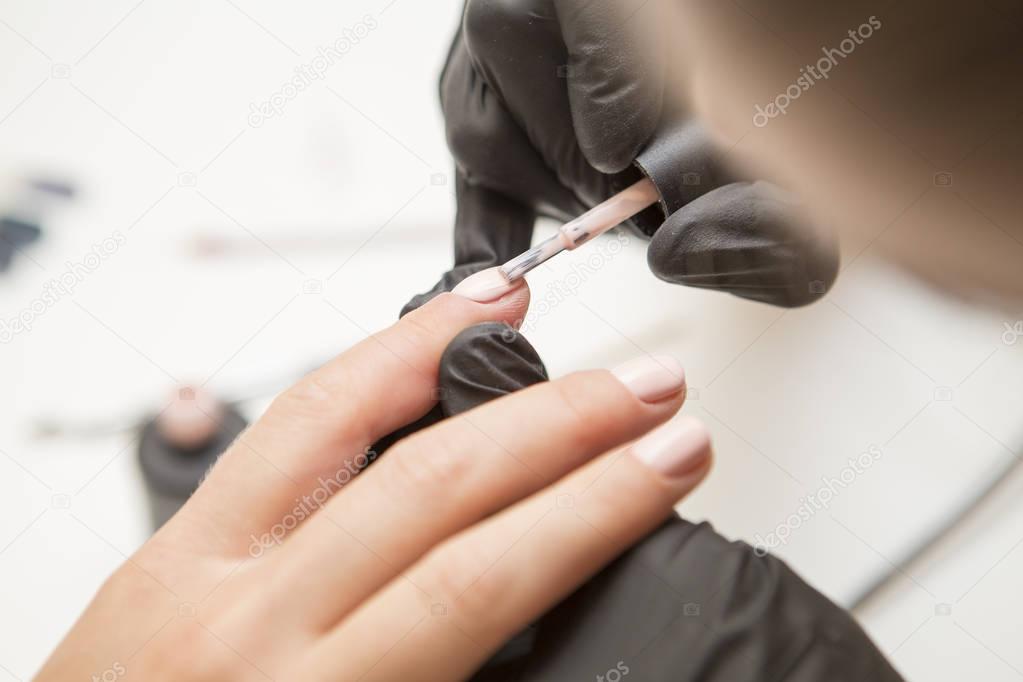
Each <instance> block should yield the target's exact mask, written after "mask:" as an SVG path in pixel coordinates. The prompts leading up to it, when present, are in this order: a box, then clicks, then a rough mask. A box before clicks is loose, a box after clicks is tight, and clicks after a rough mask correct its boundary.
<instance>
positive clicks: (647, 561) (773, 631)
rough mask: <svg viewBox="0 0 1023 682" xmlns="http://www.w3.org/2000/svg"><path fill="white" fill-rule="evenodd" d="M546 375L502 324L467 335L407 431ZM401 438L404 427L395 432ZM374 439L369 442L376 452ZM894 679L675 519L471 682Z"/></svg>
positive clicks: (770, 571)
mask: <svg viewBox="0 0 1023 682" xmlns="http://www.w3.org/2000/svg"><path fill="white" fill-rule="evenodd" d="M546 380H547V374H546V370H545V369H544V366H543V363H542V362H541V360H540V358H539V357H538V355H537V353H536V351H535V350H534V349H533V347H532V346H531V345H530V344H529V342H528V341H526V339H525V338H524V337H523V336H522V335H521V334H519V333H518V332H516V331H514V330H512V329H511V328H510V327H507V326H506V325H503V324H484V325H479V326H476V327H472V328H470V329H467V330H466V331H464V332H462V333H461V334H460V335H459V336H457V337H456V338H455V339H454V341H452V343H451V345H450V346H449V347H448V349H447V351H446V352H445V353H444V356H443V359H442V361H441V372H440V394H439V397H440V400H439V405H438V407H437V409H436V410H435V411H434V412H433V413H432V415H431V416H430V417H428V418H426V419H424V420H423V421H422V422H420V423H418V424H417V425H415V426H414V427H410V429H409V430H414V429H415V428H420V427H422V426H424V425H426V424H428V423H430V422H432V421H436V420H438V419H441V418H444V417H449V416H454V415H456V414H460V413H461V412H464V411H467V410H470V409H472V408H474V407H476V406H478V405H481V404H483V403H486V402H488V401H490V400H493V399H495V398H498V397H501V396H502V395H507V394H508V393H512V392H514V391H517V390H520V389H522V388H525V387H527V386H530V385H532V384H535V383H539V382H542V381H546ZM406 433H407V431H406ZM385 446H386V444H380V445H378V446H377V447H378V449H379V448H382V447H385ZM620 665H622V666H626V667H627V668H628V671H629V672H628V675H623V679H625V678H627V679H632V680H638V681H642V682H687V681H693V682H696V681H699V682H745V681H749V682H760V681H763V682H768V681H770V682H781V681H788V682H818V681H819V680H828V681H829V682H846V681H848V682H894V681H895V680H899V679H901V678H900V677H899V676H898V674H897V673H896V672H895V671H894V670H893V669H892V668H891V666H890V665H889V664H888V663H887V662H886V661H885V659H884V657H883V656H882V655H881V653H880V652H879V651H878V650H877V648H876V647H875V646H874V644H873V643H872V642H871V641H870V640H869V639H868V638H867V636H866V635H865V634H864V633H863V631H862V630H861V629H860V627H859V626H858V625H857V624H856V622H855V621H853V619H852V618H851V617H850V616H849V614H848V613H846V612H845V611H844V610H842V609H840V608H839V607H837V606H835V605H834V604H833V603H831V602H830V601H828V600H827V599H825V598H824V597H823V596H821V595H820V594H819V593H818V592H816V591H815V590H814V589H813V588H811V587H809V586H808V585H807V584H806V583H805V582H803V580H802V579H801V578H800V577H799V576H798V575H796V574H795V573H794V572H793V571H792V570H791V569H790V568H789V567H788V566H786V565H785V564H784V563H783V562H782V561H780V560H778V559H776V558H774V557H772V556H767V557H759V556H757V554H756V553H755V552H754V550H753V548H752V547H750V546H749V545H746V544H744V543H741V542H728V541H727V540H725V539H724V538H722V537H721V536H720V535H718V534H717V533H715V532H714V530H713V529H712V528H711V527H710V526H708V525H706V524H701V525H694V524H691V523H689V522H687V521H685V520H683V519H681V518H678V517H677V516H676V517H674V518H672V519H671V520H670V521H668V522H667V523H665V525H664V526H662V527H661V528H660V529H659V530H658V531H656V532H655V533H653V534H652V535H650V536H649V537H647V538H646V539H645V540H644V541H643V542H641V543H640V544H639V545H637V546H636V547H635V548H633V549H632V550H631V551H630V552H629V553H627V554H625V555H623V556H622V557H620V558H619V559H618V560H617V561H615V562H614V563H613V564H611V565H610V566H608V567H607V568H606V569H604V570H603V571H602V572H601V573H599V574H598V575H597V576H596V577H594V578H593V579H591V580H590V581H589V582H588V583H586V585H585V586H583V587H582V588H581V589H580V590H578V591H577V592H576V593H575V594H573V595H572V596H571V597H569V598H568V599H566V600H565V601H564V602H562V603H561V604H560V605H558V606H557V607H555V608H554V609H553V610H552V611H550V612H549V613H547V614H546V615H545V616H544V617H543V618H541V619H540V621H539V622H538V623H536V624H535V625H534V626H533V627H531V628H529V629H528V630H527V631H526V632H524V633H522V634H521V635H520V636H519V637H517V638H515V639H514V640H512V642H510V643H509V644H508V645H507V646H506V647H505V648H504V649H503V650H502V651H501V652H499V653H498V655H497V656H495V657H494V658H493V659H492V660H491V661H490V663H489V664H488V665H487V666H486V667H485V668H484V669H483V670H482V671H480V672H479V673H478V674H477V675H476V676H475V678H474V679H475V680H476V681H477V682H512V681H515V682H547V681H550V682H563V681H564V680H587V679H599V677H598V676H604V679H616V678H614V677H613V676H608V675H607V673H608V671H612V670H617V671H618V673H619V674H622V668H621V667H620Z"/></svg>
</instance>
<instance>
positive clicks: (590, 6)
mask: <svg viewBox="0 0 1023 682" xmlns="http://www.w3.org/2000/svg"><path fill="white" fill-rule="evenodd" d="M658 5H659V3H658V2H657V1H656V0H653V1H652V0H628V1H624V0H623V1H621V2H613V3H612V2H601V1H599V0H598V1H597V2H594V1H593V0H468V1H467V3H466V8H465V14H464V19H463V23H462V26H461V27H460V29H459V31H458V34H457V35H456V37H455V40H454V42H453V44H452V46H451V51H450V54H449V57H448V61H447V65H446V67H445V69H444V73H443V75H442V78H441V103H442V106H443V110H444V116H445V122H446V126H447V136H448V142H449V146H450V147H451V151H452V154H453V155H454V157H455V161H456V162H457V196H458V217H457V220H456V226H455V267H454V269H453V270H452V271H451V272H449V273H447V274H446V275H445V276H444V277H443V279H442V280H441V282H440V283H439V284H438V285H437V286H436V287H435V288H434V289H433V290H432V291H430V292H429V293H427V294H424V295H422V296H420V297H417V298H416V299H415V300H413V301H412V303H410V305H409V308H407V309H406V310H408V309H410V308H413V307H416V306H418V305H421V304H422V303H424V302H425V301H426V300H428V299H429V298H431V297H432V296H434V295H436V294H437V293H439V292H441V291H448V290H450V289H451V288H453V287H454V286H455V285H456V284H457V283H458V282H459V281H461V280H462V279H464V278H465V277H467V276H468V275H470V274H472V273H474V272H477V271H479V270H482V269H485V268H487V267H491V266H494V265H498V264H501V263H503V262H505V261H507V260H509V259H510V258H512V257H514V256H516V255H518V254H519V253H521V252H522V251H525V250H526V248H528V246H529V243H530V240H531V237H532V232H533V224H534V222H535V219H536V218H537V216H547V217H553V218H556V219H559V220H568V219H570V218H572V217H575V216H577V215H579V214H580V213H582V212H584V211H585V210H586V209H588V208H590V207H592V206H593V205H595V204H597V203H599V202H601V201H603V200H605V199H607V198H608V197H610V196H612V195H613V194H615V193H617V192H618V191H621V190H622V189H624V188H625V187H627V186H629V185H631V184H632V183H634V182H635V181H637V180H639V179H641V178H642V177H643V176H644V175H646V176H648V177H650V178H651V179H652V180H653V181H654V183H655V184H656V185H657V188H658V190H659V192H660V195H661V198H662V201H661V204H660V206H659V207H656V208H653V209H650V210H648V211H646V212H644V213H643V214H641V215H640V216H638V217H637V218H636V219H635V220H634V221H632V226H633V227H634V228H636V229H638V230H639V231H640V232H642V233H643V234H644V235H646V236H648V237H651V239H652V241H651V244H650V249H649V253H648V259H649V263H650V267H651V269H652V271H653V272H654V274H655V275H657V276H658V277H660V278H661V279H663V280H666V281H668V282H673V283H677V284H684V285H688V286H698V287H705V288H711V289H716V290H720V291H727V292H730V293H733V294H735V295H738V296H742V297H744V298H750V299H754V300H758V301H763V302H766V303H771V304H775V305H781V306H798V305H804V304H807V303H810V302H812V301H814V300H816V299H817V298H819V297H820V296H821V295H823V294H824V292H825V291H826V290H827V289H828V288H829V287H830V286H831V284H832V282H833V281H834V278H835V275H836V273H837V269H838V256H837V246H836V244H835V242H834V240H833V239H832V238H831V237H830V235H828V234H827V233H825V232H823V231H820V230H815V229H811V228H810V227H809V226H808V225H807V224H806V223H805V221H804V220H802V219H801V218H800V216H799V212H798V210H797V208H796V207H795V206H794V205H793V204H792V203H791V202H790V201H789V200H787V199H785V198H784V193H782V192H781V191H780V190H778V189H777V188H775V187H773V186H771V185H769V184H767V183H763V182H759V183H752V182H746V181H744V179H743V178H741V177H739V176H738V175H737V174H736V173H735V172H733V171H731V170H730V169H728V168H727V167H726V166H725V164H724V162H723V160H722V158H721V155H720V154H719V153H718V151H717V150H716V149H714V148H713V145H712V144H711V142H710V140H709V138H708V136H707V135H706V133H705V132H704V130H703V129H702V127H701V126H700V125H699V124H698V123H697V122H696V121H694V120H691V119H690V118H689V117H687V115H686V114H685V113H684V112H678V111H667V110H665V107H664V106H663V104H662V93H661V84H662V81H663V79H662V74H663V68H662V67H661V65H660V64H659V60H658V56H659V54H658V53H659V50H658V49H657V42H658V38H657V36H658V35H659V34H658V28H663V27H659V22H658V18H657V17H656V15H655V12H656V10H657V7H658ZM637 36H640V37H637ZM640 45H641V46H642V47H639V46H640Z"/></svg>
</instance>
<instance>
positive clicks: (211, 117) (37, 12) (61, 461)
mask: <svg viewBox="0 0 1023 682" xmlns="http://www.w3.org/2000/svg"><path fill="white" fill-rule="evenodd" d="M461 7H462V0H440V1H436V2H431V3H420V2H413V1H412V0H373V1H370V0H349V1H348V2H344V3H338V2H331V3H327V2H317V1H314V0H306V1H304V2H302V3H299V4H289V5H287V6H285V5H283V4H281V3H273V2H269V1H267V0H204V1H203V2H199V1H197V0H184V1H182V2H175V3H169V2H166V0H141V2H140V1H138V0H123V1H121V0H103V1H102V2H92V3H88V4H87V6H86V5H85V4H84V3H70V2H66V0H65V1H61V0H39V1H37V2H33V3H25V2H14V1H13V0H0V63H2V64H3V67H0V68H2V69H3V78H2V79H0V179H2V182H0V219H2V223H0V228H2V234H0V237H2V239H0V244H2V245H5V247H4V248H6V253H3V252H0V256H4V257H3V258H2V259H0V268H2V271H0V312H2V314H0V377H2V381H3V386H4V390H2V391H0V409H2V410H3V415H4V418H3V419H0V682H5V681H6V680H27V679H29V678H30V677H31V676H32V674H33V673H34V672H35V670H36V669H37V668H38V667H39V665H40V664H41V663H42V661H43V659H44V658H45V657H46V655H47V654H48V653H49V651H50V650H52V648H53V647H54V646H55V645H56V644H57V642H58V641H59V639H60V638H61V637H62V635H63V634H64V633H65V632H66V630H67V629H68V628H69V627H70V625H71V624H72V622H73V621H74V619H75V618H76V616H77V615H78V614H79V613H80V611H81V610H82V609H83V608H84V606H85V605H86V603H87V602H88V600H89V599H90V597H91V595H92V594H93V592H94V591H95V589H96V588H97V587H98V586H99V585H100V583H101V582H102V581H103V579H104V578H105V577H106V576H107V575H109V574H110V573H111V571H113V569H114V568H115V567H116V566H117V565H119V564H120V563H121V562H123V561H124V560H125V558H126V557H127V556H129V555H130V554H131V553H132V552H134V551H135V550H136V549H137V548H138V547H139V545H140V544H141V543H142V542H144V541H145V539H146V538H147V537H148V536H149V534H150V533H151V532H152V529H153V520H152V514H151V506H152V504H151V495H150V493H148V492H147V487H148V486H147V484H146V481H145V478H144V476H143V474H142V471H141V469H140V465H139V454H138V453H139V443H140V428H139V427H140V425H141V424H142V423H143V422H144V421H145V420H146V419H147V418H148V417H150V416H151V415H153V414H156V413H159V412H161V411H163V410H166V409H167V407H168V405H169V404H170V403H172V402H173V401H174V399H175V398H177V399H178V400H181V399H182V396H186V397H187V395H194V393H189V394H187V395H186V393H183V392H182V390H181V389H182V387H185V386H192V387H195V388H193V389H190V390H191V391H193V392H194V391H202V392H203V393H204V394H205V393H208V394H211V395H215V396H218V397H219V398H220V399H222V400H225V401H233V402H235V403H236V404H237V407H238V409H239V410H240V411H241V412H242V413H243V414H244V415H245V416H246V417H248V418H250V419H251V418H254V417H256V416H258V414H259V412H260V410H261V409H263V408H264V407H265V405H266V403H267V402H268V401H269V400H270V399H271V398H272V396H273V395H274V393H275V392H276V391H277V390H279V389H280V388H282V387H284V386H285V385H287V384H288V383H289V382H291V381H293V380H295V379H296V378H297V377H298V376H300V375H301V374H302V373H304V372H305V371H308V370H309V369H311V368H313V367H315V366H316V365H318V364H319V363H321V362H323V361H324V360H326V359H327V358H329V357H330V356H332V355H334V354H336V353H338V352H340V351H342V350H344V349H345V348H347V347H348V346H350V345H352V344H353V343H355V342H357V341H358V340H360V339H362V338H364V337H365V336H366V335H367V334H368V333H369V332H370V331H372V330H376V329H378V328H380V327H382V326H384V325H386V324H389V323H390V322H392V321H393V320H394V319H395V318H396V316H397V313H398V311H399V309H400V308H401V306H402V304H403V303H404V302H405V301H407V300H408V299H409V298H410V297H411V296H412V295H413V294H415V293H418V292H420V291H423V290H426V289H428V288H429V287H431V286H432V285H433V283H434V282H435V280H436V279H437V277H438V276H439V275H440V274H441V272H443V271H444V270H445V269H446V268H447V267H448V265H449V264H450V261H451V247H450V243H451V223H452V217H453V209H454V199H453V186H452V182H451V170H452V169H451V160H450V157H449V155H448V153H447V150H446V147H445V142H444V135H443V125H442V120H441V117H440V112H439V106H438V103H437V94H436V93H437V87H436V82H437V79H438V76H439V72H440V68H441V65H442V63H443V60H444V57H445V55H446V51H447V48H448V44H449V41H450V38H451V35H452V33H453V30H454V28H455V26H456V24H457V21H458V18H459V14H460V11H461ZM338 46H342V47H343V48H344V49H341V50H339V49H338ZM296 75H299V76H302V77H304V78H305V79H306V81H307V82H308V86H307V87H304V88H302V89H301V90H299V89H296V88H294V87H292V85H290V84H292V83H293V82H294V79H295V78H296ZM933 191H935V192H940V191H942V179H941V178H940V177H939V178H936V179H935V188H934V190H933ZM551 229H552V228H551V226H549V225H543V226H541V227H540V228H539V230H538V236H542V235H543V234H546V233H549V231H550V230H551ZM888 229H890V230H892V231H895V232H897V231H898V229H899V225H898V220H896V221H895V222H894V223H893V224H892V225H890V226H888ZM845 247H846V248H845V251H844V269H843V273H842V275H841V278H840V279H839V282H838V284H837V285H836V288H835V290H834V292H833V293H832V294H831V295H830V296H829V297H828V298H827V299H826V300H825V301H824V302H822V303H819V304H817V305H815V306H813V307H811V308H809V309H804V310H796V311H782V310H778V309H773V308H768V307H764V306H760V305H757V304H753V303H750V302H746V301H741V300H738V299H735V298H730V297H726V296H723V295H719V294H715V293H711V292H705V291H689V290H682V289H679V288H677V287H673V286H670V285H667V284H663V283H661V282H658V281H657V280H655V279H654V277H653V276H652V275H651V274H650V273H649V272H648V270H647V269H646V265H645V260H644V259H645V253H644V244H643V243H642V242H641V241H640V240H638V239H637V238H635V237H633V236H631V235H626V234H620V235H609V236H607V237H605V238H604V239H603V240H602V241H601V242H599V243H598V244H595V245H593V246H592V247H590V249H589V250H581V251H579V252H575V253H573V254H569V255H565V256H564V257H562V258H559V259H557V260H556V261H555V262H554V263H552V264H549V265H548V266H546V267H545V268H543V269H541V270H539V271H538V272H537V273H535V275H534V276H532V279H531V286H532V288H533V297H534V306H533V309H532V311H531V315H530V317H529V318H528V319H527V320H526V324H525V331H526V333H527V335H528V336H529V338H530V339H531V340H532V341H533V343H534V344H535V345H536V346H537V348H538V349H539V350H540V352H541V354H542V355H543V357H544V358H545V359H546V361H547V363H548V366H549V368H550V370H551V373H552V374H554V375H560V374H563V373H565V372H569V371H572V370H575V369H581V368H588V367H597V366H611V365H613V364H615V363H618V362H620V361H623V360H626V359H628V358H631V357H633V356H635V355H637V354H640V353H647V352H648V353H670V354H673V355H675V356H676V357H678V358H679V359H680V360H681V361H682V362H683V364H684V365H685V366H686V368H687V375H688V378H689V384H690V397H689V402H688V404H687V406H686V408H685V412H688V413H691V414H695V415H697V416H699V417H701V418H703V419H704V420H705V421H706V423H707V424H708V425H709V426H710V428H711V430H712V431H713V433H714V438H715V444H716V450H717V453H718V460H717V468H716V470H715V472H714V473H713V475H712V476H711V478H710V480H709V481H708V482H707V484H706V485H704V487H703V488H701V490H700V491H699V492H698V493H697V494H696V495H695V496H693V497H692V498H691V499H690V500H688V501H687V502H686V503H685V504H684V505H683V507H682V508H681V509H682V511H683V513H684V514H685V515H687V516H688V517H689V518H692V519H694V520H707V521H709V522H711V523H713V524H714V525H715V526H716V527H717V528H718V530H720V531H721V532H722V533H724V534H725V535H727V536H729V537H733V538H736V539H743V540H746V541H747V542H750V543H751V544H759V545H763V546H764V547H765V549H769V550H770V551H772V552H775V553H777V554H778V555H780V556H782V557H784V558H785V559H786V560H788V561H789V562H790V563H791V564H792V565H793V566H794V567H795V568H796V569H797V570H798V571H799V572H800V573H801V574H802V575H803V576H804V577H805V578H806V579H807V580H808V581H810V582H811V583H812V584H813V585H815V586H816V587H818V588H819V589H821V590H822V591H824V592H825V593H826V594H827V595H828V596H830V597H831V598H832V599H834V600H836V601H838V602H839V603H841V604H843V605H847V606H856V610H855V613H856V615H857V617H858V618H859V619H860V620H861V621H862V622H863V623H864V625H865V627H866V628H867V629H868V631H869V632H870V634H871V635H872V636H873V637H874V638H875V640H876V641H877V643H878V644H879V646H880V647H881V649H882V650H883V651H885V652H886V653H887V654H888V655H889V656H890V657H891V659H892V660H893V662H894V663H895V665H896V666H897V667H898V668H899V669H900V670H901V671H902V672H903V674H905V675H906V676H907V677H908V678H910V679H918V680H944V679H948V680H952V679H960V678H962V677H965V676H966V675H970V676H973V677H975V678H978V679H984V680H1016V679H1019V678H1023V649H1021V648H1020V647H1019V646H1018V641H1016V637H1014V635H1015V634H1016V633H1018V632H1020V631H1021V627H1023V615H1021V614H1023V609H1021V608H1016V607H1017V606H1023V603H1021V602H1023V597H1021V596H1020V592H1019V590H1018V576H1019V575H1020V573H1021V570H1023V550H1018V546H1019V545H1020V543H1021V538H1020V537H1019V534H1020V531H1019V528H1021V527H1023V526H1021V523H1023V510H1021V509H1020V506H1019V505H1017V504H1014V501H1015V500H1018V499H1020V495H1021V493H1023V476H1020V475H1019V474H1017V473H1016V472H1015V469H1014V467H1015V464H1016V462H1017V460H1018V458H1019V456H1020V452H1021V448H1020V445H1021V441H1020V438H1021V435H1023V433H1021V428H1020V426H1021V423H1020V419H1019V415H1021V414H1023V397H1021V396H1023V394H1021V392H1020V390H1019V386H1020V383H1021V381H1023V321H1020V320H1015V319H1007V318H1005V317H1004V316H999V315H997V314H994V313H991V314H986V313H984V312H982V311H979V310H978V309H975V308H973V309H971V308H967V307H965V306H963V305H961V304H959V303H957V302H955V301H952V300H948V299H946V298H943V297H942V296H941V295H940V294H938V293H935V292H933V291H931V290H928V289H927V288H925V287H924V286H922V285H920V284H918V283H916V282H914V281H913V280H910V279H908V278H907V277H906V276H904V275H901V274H898V273H897V272H896V271H894V270H893V269H891V268H890V267H888V266H886V265H884V264H883V263H882V262H880V261H879V259H877V258H876V257H875V254H874V253H873V248H872V244H870V243H868V242H864V243H848V244H846V245H845ZM580 338H581V339H585V340H586V341H585V344H583V348H584V352H582V353H580V352H579V350H578V349H579V343H578V340H579V339H580ZM997 481H1000V483H998V484H997V485H996V482H997ZM982 492H984V493H987V494H985V495H984V496H983V501H982V502H981V503H980V504H979V505H974V504H973V501H974V500H976V499H977V498H978V495H980V494H981V493H982ZM952 518H960V519H961V520H960V522H959V523H958V524H956V526H955V527H954V528H953V529H952V530H951V532H948V533H944V532H942V531H944V530H945V529H946V528H947V526H948V523H949V520H950V519H952ZM938 534H940V535H941V536H942V537H941V539H940V541H938V542H937V543H936V544H934V545H931V546H930V547H929V548H928V549H927V550H926V551H924V552H922V553H919V552H918V551H917V550H919V549H920V548H921V547H923V546H924V545H925V544H927V543H926V542H925V541H926V540H927V539H929V538H932V537H934V536H935V535H938ZM882 582H885V584H884V586H883V587H882V588H881V589H880V591H878V590H875V588H876V587H877V586H878V585H879V584H881V583H882ZM865 597H867V598H865Z"/></svg>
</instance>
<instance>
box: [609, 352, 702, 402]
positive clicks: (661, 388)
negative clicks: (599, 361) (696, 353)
mask: <svg viewBox="0 0 1023 682" xmlns="http://www.w3.org/2000/svg"><path fill="white" fill-rule="evenodd" d="M611 373H612V374H614V375H615V376H616V377H618V380H619V381H621V382H622V383H623V384H625V386H626V387H627V388H628V389H629V390H630V391H632V392H633V393H634V394H636V397H637V398H639V399H640V400H642V401H643V402H645V403H656V402H658V401H660V400H664V399H665V398H667V397H668V396H671V395H675V394H676V393H678V392H679V391H681V390H682V389H683V388H685V387H686V371H685V370H684V369H683V368H682V365H680V364H679V362H678V360H676V359H675V358H673V357H671V356H670V355H648V356H644V357H641V358H636V359H635V360H631V361H629V362H626V363H625V364H624V365H621V366H620V367H616V368H615V369H613V370H611Z"/></svg>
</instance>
